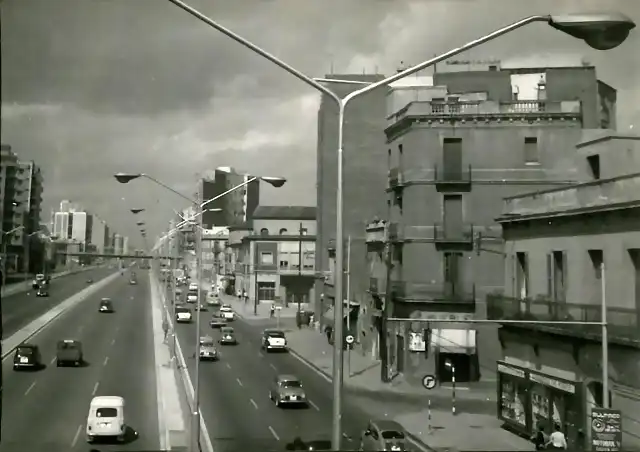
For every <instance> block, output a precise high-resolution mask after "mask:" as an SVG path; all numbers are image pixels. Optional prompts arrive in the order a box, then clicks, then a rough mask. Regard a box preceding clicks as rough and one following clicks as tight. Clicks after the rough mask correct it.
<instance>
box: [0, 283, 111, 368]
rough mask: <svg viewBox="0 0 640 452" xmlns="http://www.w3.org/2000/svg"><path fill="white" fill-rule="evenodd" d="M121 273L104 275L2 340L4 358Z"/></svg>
mask: <svg viewBox="0 0 640 452" xmlns="http://www.w3.org/2000/svg"><path fill="white" fill-rule="evenodd" d="M119 275H120V272H117V273H115V274H113V275H110V276H106V277H104V278H103V279H101V280H100V281H98V282H97V283H95V284H92V285H90V286H89V287H85V288H84V289H82V290H81V291H80V292H77V293H75V294H73V295H71V296H70V297H69V298H67V299H66V300H63V301H61V302H60V303H58V304H57V305H56V306H54V307H53V308H51V309H49V310H48V311H47V312H45V313H43V314H42V315H41V316H40V317H38V318H36V319H34V320H32V321H31V322H29V323H28V324H27V325H25V326H24V327H23V328H21V329H20V330H18V331H16V332H15V333H13V334H12V335H11V336H9V337H8V338H6V339H4V340H2V360H5V359H6V358H8V357H9V355H10V354H11V353H13V351H14V350H15V349H16V348H17V347H18V346H19V345H20V344H22V343H23V342H26V341H28V340H29V339H31V338H32V337H34V336H35V335H37V334H39V333H40V332H41V331H42V330H44V329H45V328H47V327H48V326H49V325H51V324H52V323H53V322H55V321H56V320H57V319H59V318H60V317H61V316H63V315H64V314H66V313H67V312H69V310H70V309H72V308H74V307H75V306H77V305H79V304H80V303H82V302H83V301H85V300H87V299H88V298H89V297H90V296H91V295H93V294H94V293H95V292H97V291H99V290H100V289H102V288H103V287H105V286H106V285H108V284H110V283H111V282H113V281H115V280H116V279H117V277H118V276H119ZM56 311H57V312H56ZM52 313H53V314H52Z"/></svg>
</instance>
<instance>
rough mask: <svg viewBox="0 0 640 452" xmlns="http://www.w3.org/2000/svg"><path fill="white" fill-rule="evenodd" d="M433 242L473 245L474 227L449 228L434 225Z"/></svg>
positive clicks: (465, 225) (443, 225) (466, 225)
mask: <svg viewBox="0 0 640 452" xmlns="http://www.w3.org/2000/svg"><path fill="white" fill-rule="evenodd" d="M433 240H434V241H435V242H440V243H460V244H469V245H473V225H470V224H461V225H456V226H447V225H445V224H435V225H433Z"/></svg>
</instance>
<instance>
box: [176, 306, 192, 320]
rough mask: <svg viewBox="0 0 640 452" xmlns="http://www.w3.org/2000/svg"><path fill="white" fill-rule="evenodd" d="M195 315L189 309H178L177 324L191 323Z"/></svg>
mask: <svg viewBox="0 0 640 452" xmlns="http://www.w3.org/2000/svg"><path fill="white" fill-rule="evenodd" d="M192 320H193V315H192V314H191V310H190V309H189V308H183V307H176V322H178V323H191V321H192Z"/></svg>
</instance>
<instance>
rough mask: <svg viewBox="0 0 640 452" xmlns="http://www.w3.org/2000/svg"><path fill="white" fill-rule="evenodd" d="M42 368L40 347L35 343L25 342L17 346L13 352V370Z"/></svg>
mask: <svg viewBox="0 0 640 452" xmlns="http://www.w3.org/2000/svg"><path fill="white" fill-rule="evenodd" d="M40 368H42V355H41V354H40V348H39V347H38V346H37V345H35V344H29V343H27V342H24V343H22V344H20V345H18V347H17V348H16V351H15V353H14V354H13V370H23V369H32V370H37V369H40Z"/></svg>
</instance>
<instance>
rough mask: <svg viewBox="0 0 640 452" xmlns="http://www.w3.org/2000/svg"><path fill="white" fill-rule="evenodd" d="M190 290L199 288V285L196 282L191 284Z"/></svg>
mask: <svg viewBox="0 0 640 452" xmlns="http://www.w3.org/2000/svg"><path fill="white" fill-rule="evenodd" d="M189 290H198V285H197V284H196V283H191V284H189Z"/></svg>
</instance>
